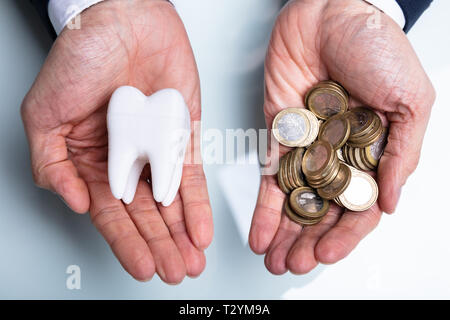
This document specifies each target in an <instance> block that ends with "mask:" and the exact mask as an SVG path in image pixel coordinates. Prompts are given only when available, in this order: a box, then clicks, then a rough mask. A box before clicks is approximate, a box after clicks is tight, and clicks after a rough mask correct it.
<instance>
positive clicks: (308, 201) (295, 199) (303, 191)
mask: <svg viewBox="0 0 450 320" xmlns="http://www.w3.org/2000/svg"><path fill="white" fill-rule="evenodd" d="M289 206H290V207H291V208H292V210H293V211H294V212H295V213H296V214H297V215H299V216H301V217H304V218H309V219H319V218H322V217H323V216H325V215H326V214H327V213H328V210H329V209H330V203H329V202H328V200H325V199H322V198H321V197H320V196H319V195H318V194H317V192H316V191H314V190H313V189H311V188H308V187H302V188H297V189H295V190H294V191H292V193H291V195H290V196H289Z"/></svg>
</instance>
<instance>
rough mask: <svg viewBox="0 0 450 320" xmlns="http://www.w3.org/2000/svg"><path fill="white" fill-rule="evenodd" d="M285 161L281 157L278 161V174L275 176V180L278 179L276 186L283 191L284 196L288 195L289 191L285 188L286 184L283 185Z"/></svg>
mask: <svg viewBox="0 0 450 320" xmlns="http://www.w3.org/2000/svg"><path fill="white" fill-rule="evenodd" d="M285 160H286V159H285V158H284V157H281V159H280V163H279V165H278V166H279V167H278V174H277V178H278V186H279V187H280V189H281V191H283V192H284V193H285V194H289V192H290V190H289V188H288V187H287V186H286V184H285V183H284V172H283V170H284V161H285Z"/></svg>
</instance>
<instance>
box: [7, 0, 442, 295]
mask: <svg viewBox="0 0 450 320" xmlns="http://www.w3.org/2000/svg"><path fill="white" fill-rule="evenodd" d="M355 1H356V0H355ZM27 2H28V1H24V0H19V1H15V0H7V1H1V2H0V40H1V44H2V50H1V52H0V71H1V74H0V97H1V108H0V112H1V116H0V121H1V123H0V154H1V156H0V173H1V179H0V194H1V197H2V207H1V209H0V214H1V222H0V252H2V263H1V264H0V298H72V299H79V298H84V299H89V298H134V299H156V298H160V299H165V298H172V299H176V298H186V299H189V298H192V299H196V298H203V299H207V298H223V299H229V298H237V299H252V298H255V299H258V298H273V299H276V298H288V299H297V298H299V299H312V298H363V299H364V298H450V273H449V272H448V270H450V249H449V244H450V232H449V231H448V229H449V225H450V210H449V208H448V205H447V199H448V198H449V191H448V185H447V183H446V182H447V181H448V180H450V173H449V165H448V159H449V157H450V151H449V147H448V145H447V139H448V137H449V134H448V129H449V126H448V123H449V119H450V109H449V107H450V88H449V81H448V79H449V78H450V62H449V57H450V42H449V41H450V39H449V36H448V33H449V31H450V21H449V19H448V12H450V3H449V2H448V1H442V0H440V1H435V2H434V3H433V6H432V8H431V9H430V10H429V11H428V12H427V13H426V14H425V15H424V16H423V18H422V19H421V20H420V23H419V24H417V25H416V27H415V28H413V30H412V31H411V32H410V34H409V38H410V39H411V42H412V44H413V46H414V48H415V49H416V51H417V53H418V55H419V57H420V58H421V61H422V62H423V65H424V67H425V69H426V70H427V71H428V73H429V75H430V77H431V79H432V81H433V83H434V85H435V87H436V90H437V93H438V98H437V101H436V104H435V107H434V110H433V114H432V117H431V121H430V125H429V130H428V132H427V135H426V138H425V142H424V149H423V153H422V160H421V163H420V165H419V168H418V169H417V171H416V173H415V174H414V175H413V176H412V177H411V178H410V180H409V181H408V184H407V185H406V186H405V187H404V190H403V194H402V198H401V202H400V206H399V208H398V210H397V212H396V213H395V215H393V216H384V217H383V219H382V221H381V223H380V225H379V226H378V228H377V229H376V230H375V231H374V232H373V233H372V234H370V235H369V236H368V237H367V238H366V239H365V240H364V241H363V242H362V243H361V244H360V245H359V246H358V247H357V249H356V250H355V251H354V252H353V253H352V254H351V255H350V256H349V257H348V258H346V259H345V260H344V261H342V262H340V263H338V264H336V265H333V266H326V267H325V266H320V267H319V268H317V269H316V270H315V271H313V272H312V273H311V274H309V275H307V276H293V275H284V276H281V277H275V276H273V275H271V274H269V273H268V272H267V271H266V270H265V267H264V265H263V258H262V257H260V256H255V255H253V254H252V253H251V251H250V249H249V248H248V246H243V245H242V241H241V239H240V235H239V231H238V230H239V228H238V226H237V225H236V223H235V222H234V220H233V215H232V209H230V208H233V207H235V204H232V203H231V204H230V203H229V202H228V201H227V196H226V194H227V192H226V190H224V189H223V188H222V187H223V185H224V184H223V183H221V182H222V181H221V180H222V179H221V177H223V174H221V173H220V172H222V171H221V170H223V167H220V166H215V165H211V166H207V167H206V173H207V176H208V179H209V191H210V194H211V200H212V205H213V211H214V218H215V233H216V235H215V239H214V243H213V245H212V246H211V248H210V249H208V251H207V261H208V265H207V268H206V270H205V272H204V274H203V275H202V276H201V277H200V278H198V279H187V280H186V281H185V282H183V284H182V285H180V286H176V287H173V286H168V285H165V284H163V283H162V282H161V281H159V280H158V279H154V280H153V281H152V282H150V283H145V284H142V283H138V282H136V281H134V280H133V279H131V278H130V277H129V276H128V275H127V274H126V273H125V272H124V271H123V270H122V268H121V266H120V265H119V263H118V262H117V261H116V259H115V258H114V256H113V255H112V253H111V251H110V250H109V248H108V246H107V245H106V243H105V242H104V240H103V239H102V238H101V236H100V235H99V234H98V233H97V231H96V230H95V228H94V227H93V226H92V225H91V223H90V221H89V217H87V216H85V217H80V216H77V215H75V214H73V213H71V212H70V210H68V209H67V208H65V206H64V204H62V203H61V202H60V200H59V199H58V198H57V197H56V196H54V195H53V194H51V193H49V192H46V191H43V190H38V189H37V188H35V187H34V186H33V184H32V180H31V174H30V172H29V160H28V150H27V148H28V147H27V143H26V140H25V136H24V134H23V129H22V125H21V122H20V117H19V106H20V102H21V100H22V98H23V96H24V95H25V93H26V91H27V90H28V88H29V86H30V85H31V83H32V81H33V80H34V77H35V76H36V74H37V72H38V71H39V69H40V66H41V64H42V62H43V60H44V58H45V56H46V54H47V52H48V49H49V46H50V45H51V43H50V41H49V40H48V39H47V38H46V36H45V31H44V29H43V28H42V26H41V25H40V22H39V21H38V18H37V17H36V15H35V13H34V12H33V11H32V9H31V8H30V6H29V5H28V3H27ZM280 3H281V1H275V0H178V1H175V4H176V6H177V8H178V10H179V12H180V14H181V16H182V17H183V19H184V21H185V24H186V27H187V29H188V33H189V35H190V37H191V40H192V45H193V47H194V51H195V54H196V57H197V62H198V65H199V71H200V76H201V79H202V91H203V108H204V119H203V120H204V127H205V128H219V129H221V130H224V129H226V128H244V129H247V128H263V127H264V122H263V117H262V111H261V110H262V109H261V108H262V92H263V91H262V83H263V82H262V77H263V71H262V63H263V58H264V53H265V48H266V44H267V41H268V38H269V35H270V30H271V25H272V23H273V21H274V19H275V16H276V13H277V11H278V9H279V7H280ZM236 179H238V177H236ZM254 179H258V177H255V178H254ZM237 181H238V180H237ZM251 184H254V181H252V183H251ZM225 185H226V184H225ZM239 201H241V202H242V203H243V204H246V205H248V204H249V203H250V205H251V203H252V201H254V199H251V193H250V195H248V196H246V197H245V198H243V199H239ZM244 220H245V219H244ZM71 264H76V265H79V266H80V267H81V271H82V289H81V290H79V291H69V290H67V289H66V287H65V281H66V277H67V275H66V274H65V270H66V268H67V266H69V265H71Z"/></svg>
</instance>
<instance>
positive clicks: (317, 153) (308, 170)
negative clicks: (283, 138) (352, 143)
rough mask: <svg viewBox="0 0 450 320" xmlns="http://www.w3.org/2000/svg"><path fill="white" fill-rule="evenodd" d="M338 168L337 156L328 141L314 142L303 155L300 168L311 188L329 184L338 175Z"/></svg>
mask: <svg viewBox="0 0 450 320" xmlns="http://www.w3.org/2000/svg"><path fill="white" fill-rule="evenodd" d="M339 168H340V165H339V158H338V157H337V154H336V151H335V150H334V149H333V146H332V145H331V144H330V143H329V142H326V141H321V140H318V141H316V142H314V144H312V145H311V146H310V147H309V148H308V150H307V151H306V152H305V155H304V156H303V161H302V170H303V173H304V175H305V177H306V181H307V182H308V184H309V185H310V186H311V187H313V188H316V189H319V188H323V187H325V186H327V185H329V184H330V183H331V182H332V181H333V180H334V179H335V178H336V176H337V175H338V172H339Z"/></svg>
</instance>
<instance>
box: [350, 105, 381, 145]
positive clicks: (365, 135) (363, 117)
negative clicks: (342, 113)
mask: <svg viewBox="0 0 450 320" xmlns="http://www.w3.org/2000/svg"><path fill="white" fill-rule="evenodd" d="M346 116H347V118H348V120H349V121H350V128H351V129H350V136H349V137H348V140H347V144H348V145H349V146H350V147H354V148H365V147H367V146H370V145H371V144H373V143H375V142H376V141H377V140H378V138H379V137H380V135H381V134H382V133H383V124H382V122H381V119H380V117H379V116H378V115H377V114H376V113H375V112H373V111H372V110H370V109H369V108H367V107H358V108H354V109H352V110H350V111H349V112H347V113H346Z"/></svg>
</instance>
